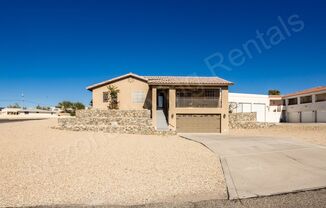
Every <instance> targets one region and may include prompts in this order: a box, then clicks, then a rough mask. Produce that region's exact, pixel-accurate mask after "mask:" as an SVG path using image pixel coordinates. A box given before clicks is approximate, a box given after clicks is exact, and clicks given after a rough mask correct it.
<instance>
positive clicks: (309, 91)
mask: <svg viewBox="0 0 326 208" xmlns="http://www.w3.org/2000/svg"><path fill="white" fill-rule="evenodd" d="M321 91H326V86H320V87H314V88H310V89H306V90H302V91H298V92H295V93H291V94H287V95H284V96H283V98H288V97H293V96H298V95H305V94H310V93H315V92H321Z"/></svg>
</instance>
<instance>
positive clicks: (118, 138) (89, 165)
mask: <svg viewBox="0 0 326 208" xmlns="http://www.w3.org/2000/svg"><path fill="white" fill-rule="evenodd" d="M55 124H56V120H41V121H25V122H13V123H2V124H0V176H1V177H0V207H7V206H33V205H51V204H57V205H58V204H59V205H60V204H92V205H98V204H107V205H108V204H111V205H112V204H120V205H129V204H144V203H155V202H166V201H179V202H181V201H196V200H206V199H219V198H220V199H223V198H226V197H227V195H226V187H225V182H224V177H223V173H222V170H221V166H220V163H219V160H218V159H217V158H216V157H215V156H214V154H213V153H211V152H210V151H209V150H207V149H206V148H205V147H203V146H202V145H200V144H197V143H195V142H191V141H188V140H185V139H182V138H180V137H178V136H170V137H163V136H141V135H112V134H105V133H93V132H72V131H62V130H56V129H51V128H50V126H53V125H55Z"/></svg>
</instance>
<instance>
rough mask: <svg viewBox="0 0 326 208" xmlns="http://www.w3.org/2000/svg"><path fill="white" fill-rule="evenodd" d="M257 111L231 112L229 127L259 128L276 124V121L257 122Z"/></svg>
mask: <svg viewBox="0 0 326 208" xmlns="http://www.w3.org/2000/svg"><path fill="white" fill-rule="evenodd" d="M256 118H257V115H256V112H252V113H230V114H229V128H230V129H257V128H267V127H271V126H274V125H275V124H274V123H268V122H257V119H256Z"/></svg>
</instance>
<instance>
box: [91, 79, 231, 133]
mask: <svg viewBox="0 0 326 208" xmlns="http://www.w3.org/2000/svg"><path fill="white" fill-rule="evenodd" d="M232 84H233V83H231V82H229V81H226V80H224V79H221V78H219V77H182V76H139V75H136V74H132V73H129V74H126V75H123V76H120V77H116V78H113V79H110V80H107V81H104V82H101V83H98V84H95V85H92V86H89V87H87V89H88V90H90V91H92V93H93V108H95V109H108V102H109V97H108V92H107V91H108V89H107V86H108V85H114V86H116V87H117V88H118V89H119V90H120V92H119V94H118V102H119V109H120V110H142V109H148V110H150V111H151V116H152V120H153V125H154V127H155V128H156V129H159V130H167V129H172V130H176V131H177V132H226V131H228V109H229V108H228V87H229V86H230V85H232Z"/></svg>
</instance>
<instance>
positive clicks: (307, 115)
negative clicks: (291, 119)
mask: <svg viewBox="0 0 326 208" xmlns="http://www.w3.org/2000/svg"><path fill="white" fill-rule="evenodd" d="M301 122H302V123H315V112H313V111H303V112H301Z"/></svg>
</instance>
